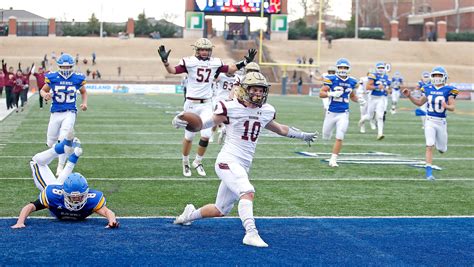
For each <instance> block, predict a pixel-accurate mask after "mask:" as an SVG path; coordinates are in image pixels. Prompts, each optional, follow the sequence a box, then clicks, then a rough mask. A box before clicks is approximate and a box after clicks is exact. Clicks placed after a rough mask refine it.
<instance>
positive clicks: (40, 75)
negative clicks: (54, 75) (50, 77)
mask: <svg viewBox="0 0 474 267" xmlns="http://www.w3.org/2000/svg"><path fill="white" fill-rule="evenodd" d="M44 70H45V69H44V68H38V72H34V70H33V76H35V78H36V85H37V86H38V91H39V90H41V88H43V86H44V76H45V74H46V73H47V72H45V71H44ZM46 104H48V101H46ZM39 105H40V109H43V97H42V96H41V94H39Z"/></svg>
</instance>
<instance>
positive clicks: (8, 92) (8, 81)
mask: <svg viewBox="0 0 474 267" xmlns="http://www.w3.org/2000/svg"><path fill="white" fill-rule="evenodd" d="M2 70H3V74H4V77H3V80H4V82H5V98H6V103H7V110H8V109H11V108H13V94H12V93H13V86H14V83H15V74H14V73H13V67H12V66H10V67H9V68H8V71H7V63H6V62H5V61H4V60H3V59H2Z"/></svg>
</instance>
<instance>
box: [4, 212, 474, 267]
mask: <svg viewBox="0 0 474 267" xmlns="http://www.w3.org/2000/svg"><path fill="white" fill-rule="evenodd" d="M15 221H16V220H14V219H2V220H0V265H2V266H3V265H50V266H51V265H65V264H68V265H70V264H74V265H106V266H107V265H141V264H146V265H150V264H153V265H187V266H189V265H350V266H355V265H359V266H367V265H428V266H430V265H431V266H432V265H439V266H473V265H474V252H473V251H474V219H472V218H436V219H431V218H411V219H257V226H258V227H259V229H260V234H261V236H262V238H263V239H264V240H265V241H266V242H267V243H269V244H270V247H269V248H266V249H262V248H253V247H248V246H244V245H242V237H243V234H244V232H243V229H242V226H241V223H240V220H239V219H235V218H230V219H211V220H201V221H198V222H195V223H194V224H193V225H192V226H188V227H186V226H177V225H173V224H172V220H171V219H121V220H120V222H121V228H119V229H115V230H111V229H104V228H103V227H104V225H105V220H104V219H89V220H87V221H85V222H61V221H57V220H49V219H46V220H45V219H29V220H28V221H27V228H25V229H17V230H13V229H10V228H9V226H10V225H12V224H14V223H15Z"/></svg>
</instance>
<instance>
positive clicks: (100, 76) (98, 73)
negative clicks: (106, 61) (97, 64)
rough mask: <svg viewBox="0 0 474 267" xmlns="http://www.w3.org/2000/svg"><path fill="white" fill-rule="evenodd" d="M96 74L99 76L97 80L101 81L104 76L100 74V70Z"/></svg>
mask: <svg viewBox="0 0 474 267" xmlns="http://www.w3.org/2000/svg"><path fill="white" fill-rule="evenodd" d="M95 73H96V74H97V79H98V80H100V79H101V78H102V75H101V74H100V72H99V70H96V71H95Z"/></svg>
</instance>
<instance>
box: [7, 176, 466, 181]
mask: <svg viewBox="0 0 474 267" xmlns="http://www.w3.org/2000/svg"><path fill="white" fill-rule="evenodd" d="M0 180H33V178H25V177H0ZM87 180H95V181H186V182H196V181H204V182H208V181H219V178H218V177H207V178H185V177H182V178H181V177H122V178H116V177H112V178H105V177H88V178H87ZM250 180H251V181H279V182H283V181H285V182H286V181H290V182H293V181H295V182H296V181H298V182H300V181H304V182H312V181H387V182H391V181H418V182H425V181H426V180H425V179H424V178H422V177H419V178H403V177H387V178H377V177H375V178H370V177H364V178H357V177H354V178H347V177H339V178H338V177H331V178H293V177H291V178H251V179H250ZM436 181H474V177H452V178H444V179H443V178H440V179H436Z"/></svg>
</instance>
